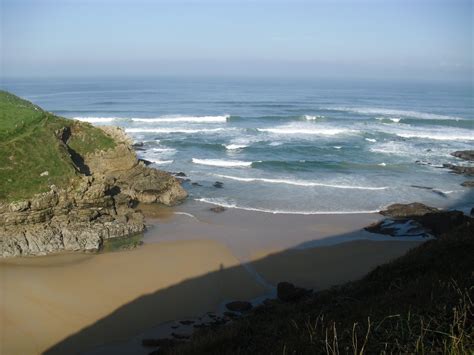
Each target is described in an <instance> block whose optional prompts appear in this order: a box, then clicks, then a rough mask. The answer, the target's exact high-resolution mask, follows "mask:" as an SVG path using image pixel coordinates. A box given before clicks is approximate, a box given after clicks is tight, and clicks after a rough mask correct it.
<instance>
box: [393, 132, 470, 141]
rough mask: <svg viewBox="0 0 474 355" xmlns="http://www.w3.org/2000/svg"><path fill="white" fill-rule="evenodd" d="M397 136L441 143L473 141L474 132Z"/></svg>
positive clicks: (403, 134)
mask: <svg viewBox="0 0 474 355" xmlns="http://www.w3.org/2000/svg"><path fill="white" fill-rule="evenodd" d="M396 135H397V136H399V137H402V138H422V139H433V140H440V141H473V140H474V132H473V133H471V134H469V133H467V134H446V133H441V132H432V133H422V132H413V133H396Z"/></svg>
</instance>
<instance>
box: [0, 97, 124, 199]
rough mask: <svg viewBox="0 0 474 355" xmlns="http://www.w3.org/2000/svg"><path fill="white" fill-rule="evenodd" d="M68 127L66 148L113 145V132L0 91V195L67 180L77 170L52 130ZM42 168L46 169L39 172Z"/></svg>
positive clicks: (24, 194) (29, 192)
mask: <svg viewBox="0 0 474 355" xmlns="http://www.w3.org/2000/svg"><path fill="white" fill-rule="evenodd" d="M64 127H69V128H70V129H71V132H72V136H71V138H70V140H69V142H68V145H69V147H70V148H72V149H74V150H75V151H76V152H77V153H78V154H80V155H82V156H84V155H85V154H88V153H92V152H94V151H96V150H106V149H109V148H112V147H114V145H115V143H114V141H113V139H112V138H110V137H109V136H107V135H106V134H104V133H103V132H102V131H101V130H99V129H97V128H95V127H93V126H91V125H90V124H87V123H82V122H76V121H72V120H68V119H65V118H61V117H58V116H55V115H53V114H51V113H49V112H46V111H44V110H42V109H41V108H39V107H37V106H35V105H33V104H32V103H30V102H28V101H25V100H23V99H20V98H18V97H16V96H15V95H12V94H10V93H8V92H5V91H0V201H7V202H8V201H13V200H19V199H25V198H29V197H31V196H33V195H34V194H36V193H39V192H44V191H48V190H49V186H51V185H56V186H59V187H64V186H66V185H67V184H68V183H69V182H70V181H71V179H74V178H75V177H77V176H78V172H77V170H76V168H75V166H74V164H73V162H72V160H71V157H70V155H69V152H68V147H66V146H65V145H64V144H63V143H62V142H61V141H60V139H59V138H58V136H57V134H56V132H57V131H59V130H60V129H62V128H64ZM45 171H47V172H48V175H43V176H41V174H42V173H43V172H45Z"/></svg>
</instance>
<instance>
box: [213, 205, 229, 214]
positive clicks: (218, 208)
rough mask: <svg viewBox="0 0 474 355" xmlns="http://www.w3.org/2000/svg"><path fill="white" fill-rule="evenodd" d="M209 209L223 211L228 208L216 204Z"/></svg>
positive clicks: (217, 211)
mask: <svg viewBox="0 0 474 355" xmlns="http://www.w3.org/2000/svg"><path fill="white" fill-rule="evenodd" d="M209 210H210V211H212V212H215V213H222V212H224V211H225V210H226V209H225V207H222V206H216V207H211V208H209Z"/></svg>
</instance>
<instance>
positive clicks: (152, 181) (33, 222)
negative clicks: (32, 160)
mask: <svg viewBox="0 0 474 355" xmlns="http://www.w3.org/2000/svg"><path fill="white" fill-rule="evenodd" d="M61 122H63V123H64V125H62V127H59V129H55V131H54V135H52V136H51V137H52V138H51V139H52V140H53V141H52V142H50V143H51V145H52V146H54V145H56V144H58V145H59V148H60V149H61V151H63V152H65V155H66V156H67V158H68V159H69V160H70V161H69V164H71V166H72V167H73V169H74V172H75V173H74V177H73V178H70V179H69V180H68V183H67V184H63V185H62V186H57V185H50V186H49V191H46V192H42V193H36V194H33V195H32V196H31V197H29V198H22V199H15V200H14V201H8V200H5V199H4V200H3V201H2V200H0V257H13V256H32V255H45V254H48V253H56V252H60V251H95V250H98V249H99V248H100V247H101V245H102V244H103V242H104V240H106V239H109V238H117V237H126V236H130V235H133V234H136V233H140V232H143V230H144V229H145V225H144V217H143V214H142V213H141V212H140V211H139V210H137V209H136V208H135V207H136V205H137V203H138V202H144V203H161V204H164V205H174V204H177V203H179V202H181V201H182V200H183V199H185V198H186V196H187V193H186V191H185V190H184V189H183V188H182V187H181V184H180V183H179V181H178V180H177V179H176V178H174V177H173V176H171V175H170V174H168V173H165V172H162V171H158V170H156V169H153V168H150V167H147V166H146V165H145V164H144V163H143V162H141V161H140V160H139V159H137V156H136V154H135V152H134V151H133V149H132V147H131V142H130V140H129V138H128V137H127V136H126V135H125V134H124V133H123V131H121V130H120V129H118V128H116V127H105V128H103V129H102V131H101V133H97V132H96V131H94V134H104V135H106V136H107V137H108V138H111V139H112V140H113V142H114V144H113V145H111V147H109V148H108V149H94V150H91V151H89V152H88V153H86V154H81V152H78V149H73V147H76V146H80V145H78V141H79V142H81V141H84V142H87V139H90V137H86V136H83V135H84V132H88V131H87V130H84V127H83V124H82V123H79V122H74V123H71V122H72V121H68V120H64V119H63V121H61ZM56 123H57V122H56ZM59 126H61V125H59ZM55 128H57V127H55ZM87 129H88V130H90V129H94V130H97V131H99V130H98V129H96V128H92V127H91V126H88V127H87ZM32 137H33V139H34V135H33V136H32ZM7 143H8V142H7ZM72 143H73V144H72ZM38 149H39V148H38ZM39 150H40V149H39ZM82 150H83V151H87V149H82ZM12 157H13V158H12V159H10V160H14V155H13V154H12ZM38 164H40V163H38ZM2 168H3V169H8V166H6V167H2ZM15 173H16V174H18V175H20V174H22V172H21V171H17V172H15ZM41 175H42V176H44V177H48V175H49V172H48V171H45V172H44V173H42V174H41ZM8 182H11V183H12V184H13V183H14V181H12V179H8V181H3V182H2V183H4V184H6V183H8Z"/></svg>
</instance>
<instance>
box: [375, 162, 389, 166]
mask: <svg viewBox="0 0 474 355" xmlns="http://www.w3.org/2000/svg"><path fill="white" fill-rule="evenodd" d="M377 165H379V166H387V164H385V163H380V164H377Z"/></svg>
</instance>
